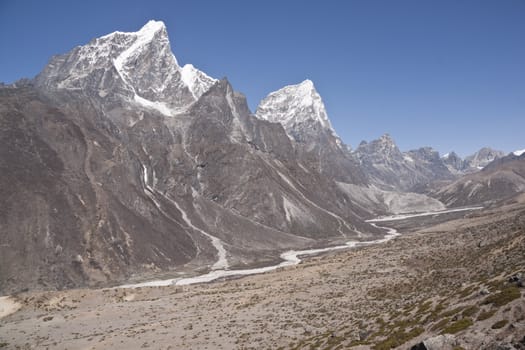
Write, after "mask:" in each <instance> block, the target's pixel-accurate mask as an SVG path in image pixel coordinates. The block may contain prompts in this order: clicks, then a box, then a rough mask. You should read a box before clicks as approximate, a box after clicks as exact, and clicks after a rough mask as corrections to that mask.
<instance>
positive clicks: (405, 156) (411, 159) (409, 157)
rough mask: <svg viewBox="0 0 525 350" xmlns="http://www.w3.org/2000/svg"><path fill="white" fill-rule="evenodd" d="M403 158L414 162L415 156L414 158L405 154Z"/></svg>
mask: <svg viewBox="0 0 525 350" xmlns="http://www.w3.org/2000/svg"><path fill="white" fill-rule="evenodd" d="M403 159H404V160H406V161H407V162H410V163H414V158H412V157H411V156H409V155H408V154H403Z"/></svg>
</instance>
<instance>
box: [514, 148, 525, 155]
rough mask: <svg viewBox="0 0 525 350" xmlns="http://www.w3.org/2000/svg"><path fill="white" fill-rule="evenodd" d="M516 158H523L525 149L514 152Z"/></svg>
mask: <svg viewBox="0 0 525 350" xmlns="http://www.w3.org/2000/svg"><path fill="white" fill-rule="evenodd" d="M512 153H513V154H514V155H515V156H517V157H519V156H521V155H522V154H523V153H525V149H519V150H516V151H514V152H512Z"/></svg>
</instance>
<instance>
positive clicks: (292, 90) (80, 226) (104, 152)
mask: <svg viewBox="0 0 525 350" xmlns="http://www.w3.org/2000/svg"><path fill="white" fill-rule="evenodd" d="M0 126H1V128H0V142H1V143H2V147H1V148H0V161H1V162H0V166H1V172H0V195H1V196H2V198H4V203H5V205H3V206H1V207H0V232H2V234H1V235H0V294H1V293H7V292H12V291H17V290H20V289H21V288H66V287H76V286H81V285H107V284H111V283H115V282H116V281H123V280H128V279H130V278H137V279H140V278H145V277H148V276H152V275H155V274H161V273H168V272H169V273H172V274H173V273H180V274H192V273H196V271H202V270H210V269H225V268H235V267H241V266H245V265H254V264H264V263H269V262H273V261H275V260H277V259H279V254H280V253H281V252H282V251H283V250H286V249H299V248H304V247H312V246H321V245H327V244H336V243H340V242H345V241H347V240H350V239H355V240H370V239H374V238H375V237H376V236H378V235H382V234H384V233H383V232H382V230H380V229H378V228H377V227H374V226H372V225H370V224H368V223H367V222H366V219H369V218H371V217H374V216H376V215H378V214H388V213H403V212H414V211H421V210H437V209H443V208H444V207H445V204H446V205H464V204H471V203H474V202H478V201H482V202H485V201H486V200H490V199H491V198H503V197H505V198H507V197H508V196H510V195H511V193H514V192H516V191H521V188H522V187H520V186H521V185H519V181H521V180H520V179H519V178H516V177H513V176H512V175H511V172H512V171H511V170H509V169H511V168H512V169H513V168H514V166H518V167H519V166H521V164H522V163H521V162H522V161H523V160H522V158H523V157H518V156H515V157H517V158H516V159H514V158H513V160H512V161H507V160H506V159H507V158H505V157H504V158H502V156H503V154H502V153H501V152H498V151H493V150H490V149H482V150H480V151H479V152H477V153H476V154H475V155H472V156H470V157H467V158H465V160H462V159H460V158H459V157H458V156H457V155H455V154H454V153H450V154H449V155H448V156H445V157H440V156H439V154H438V152H436V151H434V150H433V149H431V148H429V147H423V148H420V149H418V150H413V151H408V152H401V151H400V150H399V149H398V147H397V146H396V144H395V143H394V141H393V140H392V138H391V137H390V136H388V135H384V136H382V137H381V138H380V139H378V140H375V141H371V142H369V143H367V142H363V143H361V144H360V145H359V147H358V148H357V149H356V150H355V151H351V150H350V148H349V147H347V146H346V145H345V144H344V143H343V142H342V140H341V139H340V138H339V137H338V136H337V133H336V132H335V130H334V129H333V127H332V125H331V123H330V120H329V118H328V116H327V113H326V110H325V107H324V104H323V101H322V99H321V97H320V95H319V94H318V92H317V91H316V89H315V86H314V84H313V83H312V82H311V81H310V80H305V81H303V82H302V83H300V84H297V85H290V86H286V87H284V88H282V89H280V90H278V91H276V92H273V93H270V94H269V95H268V97H266V98H265V99H263V101H261V103H260V105H259V107H258V108H257V110H256V112H255V113H253V114H252V113H251V111H250V110H249V108H248V106H247V103H246V99H245V98H244V96H243V95H242V94H241V93H239V92H236V91H235V90H234V89H233V87H232V86H231V84H230V83H229V82H228V81H227V80H226V79H222V80H217V79H215V78H212V77H210V76H208V75H206V74H205V73H204V72H202V71H200V70H198V69H197V68H195V67H194V66H192V65H185V66H182V67H181V66H180V65H179V64H178V61H177V59H176V58H175V56H174V55H173V53H172V50H171V47H170V42H169V39H168V36H167V31H166V28H165V26H164V24H163V23H162V22H157V21H150V22H148V23H147V24H146V25H145V26H144V27H143V28H142V29H140V30H139V31H137V32H132V33H124V32H115V33H111V34H108V35H105V36H103V37H100V38H96V39H94V40H92V41H91V42H89V43H88V44H86V45H84V46H79V47H76V48H74V49H73V50H71V51H70V52H69V53H66V54H64V55H59V56H55V57H53V58H52V59H51V60H50V62H49V64H48V65H47V66H46V67H45V68H44V69H43V70H42V72H41V73H40V74H38V75H37V76H36V77H35V78H34V79H33V80H30V81H27V80H25V81H20V82H17V83H15V84H13V85H7V86H2V87H0ZM500 161H501V163H498V162H500ZM482 167H484V168H485V169H484V170H483V171H481V172H476V171H477V170H478V169H479V168H482ZM501 171H504V172H507V173H508V174H509V175H508V176H507V177H506V179H507V180H508V181H510V182H512V183H513V185H512V186H514V184H516V186H514V187H512V186H511V187H512V188H511V189H510V190H509V191H507V192H504V193H505V196H501V195H500V194H502V193H503V191H496V192H498V193H497V194H496V193H492V192H487V191H485V190H483V193H487V194H486V195H476V196H473V195H470V196H469V195H465V194H464V192H465V191H467V187H466V186H467V185H463V183H461V182H460V181H463V179H469V176H470V177H472V178H473V179H474V177H476V176H477V177H476V179H479V181H481V182H480V183H482V184H483V186H485V185H484V184H485V183H486V180H485V179H486V177H485V174H489V173H490V174H496V173H500V172H501ZM470 173H473V174H471V175H467V177H461V176H463V175H464V174H470ZM491 176H493V177H492V180H490V181H489V182H488V184H487V186H486V187H489V188H492V184H493V183H494V181H496V180H495V178H494V176H496V175H491ZM520 176H521V175H520ZM458 178H459V179H458ZM507 180H505V181H507ZM465 181H469V180H465ZM514 181H517V182H516V183H515V182H514ZM438 183H439V187H436V186H437V185H436V184H438ZM469 184H470V182H469ZM443 186H445V187H443ZM447 186H448V187H447ZM501 186H507V185H501ZM509 186H510V185H509ZM498 188H499V187H498ZM506 188H507V187H505V189H506ZM480 191H481V190H478V192H479V193H481V192H480ZM414 192H418V193H414ZM476 193H477V192H476ZM465 198H467V199H465Z"/></svg>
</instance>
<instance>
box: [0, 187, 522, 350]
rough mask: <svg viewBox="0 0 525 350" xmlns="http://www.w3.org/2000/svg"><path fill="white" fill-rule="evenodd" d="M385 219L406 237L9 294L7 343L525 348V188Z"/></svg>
mask: <svg viewBox="0 0 525 350" xmlns="http://www.w3.org/2000/svg"><path fill="white" fill-rule="evenodd" d="M381 225H384V226H389V227H396V228H397V229H398V230H399V231H400V232H403V235H402V236H400V237H398V238H397V239H394V240H392V241H389V242H387V243H384V244H380V245H375V246H368V247H363V248H359V249H354V250H347V251H343V252H337V253H331V254H327V255H323V256H318V257H312V258H308V259H305V260H304V261H303V262H302V263H301V264H299V265H297V266H294V267H290V268H285V269H281V270H279V271H276V272H272V273H267V274H262V275H255V276H249V277H245V278H240V279H233V280H227V281H220V282H214V283H209V284H201V285H192V286H184V287H180V286H177V287H148V288H137V289H119V288H115V289H98V290H97V289H77V290H68V291H53V292H26V293H20V294H18V295H14V296H12V297H11V298H9V299H5V298H4V299H2V300H1V301H0V303H1V304H2V305H1V306H0V316H1V317H2V319H1V320H0V348H6V349H32V348H38V349H45V348H50V349H107V348H123V349H124V348H125V349H135V348H152V349H190V348H191V349H343V348H355V349H390V348H399V349H524V348H525V299H524V297H523V294H524V289H523V284H524V275H525V253H524V252H525V195H521V196H518V197H516V198H514V199H513V200H511V201H507V202H506V203H504V204H502V205H501V206H499V207H497V208H494V209H485V210H479V211H472V212H469V213H467V214H465V213H464V212H463V213H455V214H446V215H442V216H430V217H420V218H417V219H416V218H413V219H409V220H400V221H391V222H382V223H381ZM9 308H10V310H9V311H8V312H4V311H5V310H7V309H9ZM16 309H18V311H15V310H16ZM2 310H4V311H2ZM13 311H15V312H14V313H11V314H9V313H10V312H13Z"/></svg>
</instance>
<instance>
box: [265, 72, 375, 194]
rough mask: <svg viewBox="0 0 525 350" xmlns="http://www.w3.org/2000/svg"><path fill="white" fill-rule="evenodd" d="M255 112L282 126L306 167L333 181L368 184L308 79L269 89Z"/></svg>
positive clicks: (266, 119)
mask: <svg viewBox="0 0 525 350" xmlns="http://www.w3.org/2000/svg"><path fill="white" fill-rule="evenodd" d="M255 116H256V117H257V118H258V119H260V120H265V121H269V122H272V123H278V124H280V125H282V126H283V128H284V130H285V131H286V134H287V135H288V137H289V138H290V140H291V141H292V143H293V145H294V148H295V150H296V156H297V158H299V159H301V160H302V163H303V164H304V165H305V167H306V168H307V169H309V171H314V172H319V173H321V174H323V175H324V176H326V177H328V178H330V179H333V180H336V181H341V182H345V183H351V184H359V185H364V184H367V182H368V181H367V179H366V176H365V174H364V173H363V172H362V170H361V169H360V167H359V164H358V161H357V159H355V157H354V156H353V155H352V154H351V152H350V151H349V148H348V147H347V146H346V145H345V144H344V143H343V142H342V141H341V139H340V138H339V136H337V134H336V132H335V130H334V129H333V127H332V125H331V123H330V120H329V119H328V114H327V113H326V109H325V106H324V103H323V100H322V98H321V96H320V95H319V93H318V92H317V90H316V89H315V86H314V84H313V82H312V81H311V80H305V81H303V82H301V83H300V84H297V85H289V86H285V87H284V88H282V89H279V90H277V91H274V92H271V93H270V94H269V95H268V96H267V97H265V98H264V99H263V100H262V101H261V103H260V104H259V106H258V107H257V111H256V112H255Z"/></svg>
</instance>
